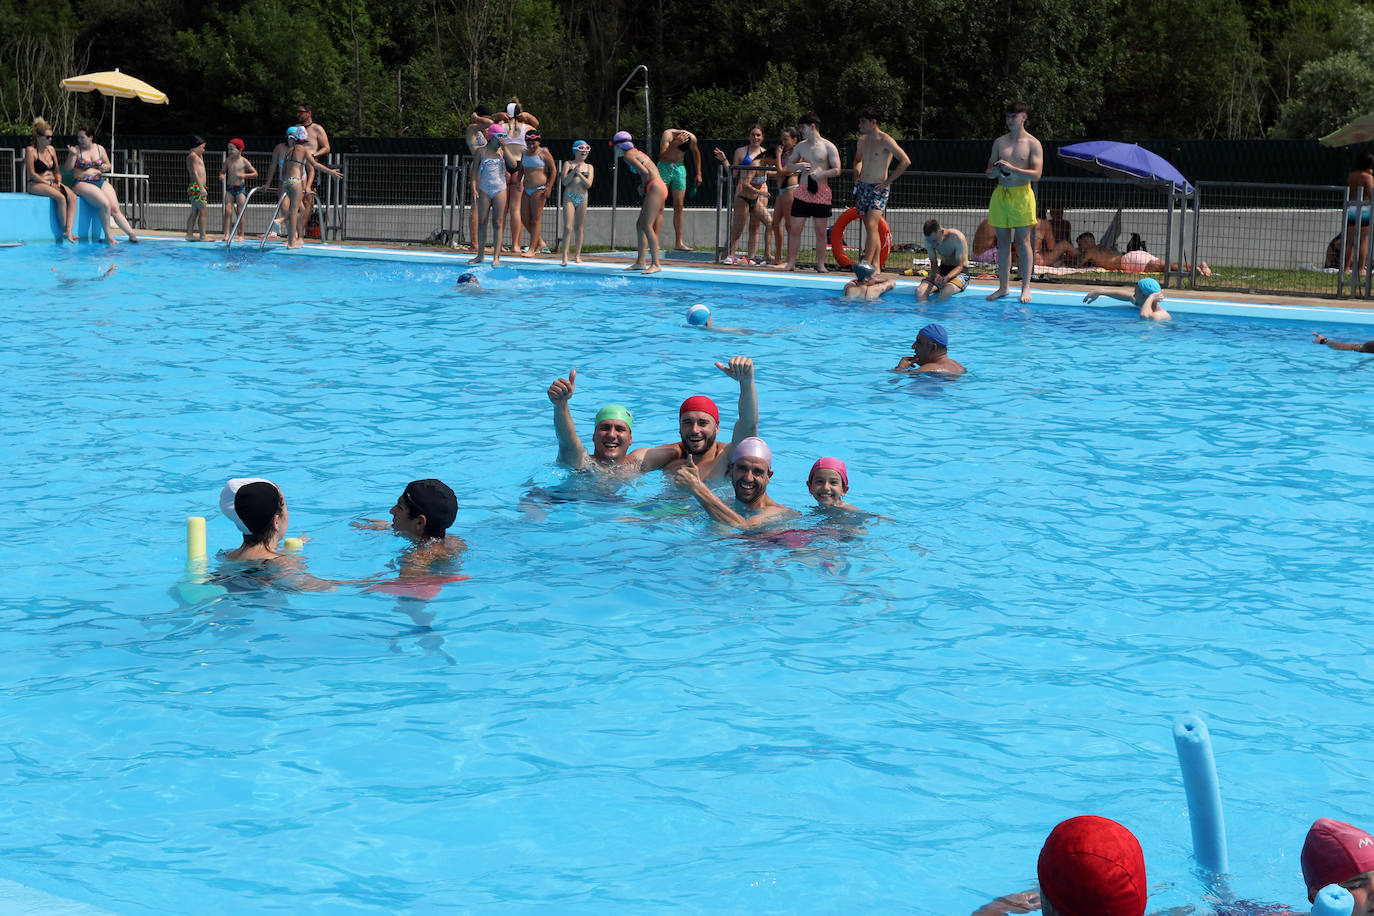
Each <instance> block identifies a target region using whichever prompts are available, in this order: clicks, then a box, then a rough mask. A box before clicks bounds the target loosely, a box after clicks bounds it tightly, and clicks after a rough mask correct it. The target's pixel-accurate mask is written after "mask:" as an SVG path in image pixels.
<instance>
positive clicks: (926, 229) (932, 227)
mask: <svg viewBox="0 0 1374 916" xmlns="http://www.w3.org/2000/svg"><path fill="white" fill-rule="evenodd" d="M939 231H940V221H939V220H938V219H928V220H926V224H925V225H924V226H922V227H921V235H926V236H930V235H934V234H935V233H937V232H939Z"/></svg>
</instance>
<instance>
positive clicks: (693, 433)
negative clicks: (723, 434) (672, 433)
mask: <svg viewBox="0 0 1374 916" xmlns="http://www.w3.org/2000/svg"><path fill="white" fill-rule="evenodd" d="M677 427H678V435H679V436H680V437H681V440H682V448H683V451H685V452H687V453H688V454H692V455H704V454H706V453H707V452H709V451H710V450H711V448H712V447H714V446H715V444H716V434H717V433H718V432H720V409H719V408H717V407H716V403H715V401H712V400H711V399H710V398H708V397H706V396H705V395H701V394H698V395H693V396H692V397H690V398H688V399H687V400H685V401H683V402H682V406H681V407H679V408H678V411H677Z"/></svg>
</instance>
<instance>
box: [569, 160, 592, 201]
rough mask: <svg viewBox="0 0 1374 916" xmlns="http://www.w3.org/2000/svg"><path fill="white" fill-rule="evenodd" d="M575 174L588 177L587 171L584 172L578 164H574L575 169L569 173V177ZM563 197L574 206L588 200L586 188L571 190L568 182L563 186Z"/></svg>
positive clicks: (579, 176)
mask: <svg viewBox="0 0 1374 916" xmlns="http://www.w3.org/2000/svg"><path fill="white" fill-rule="evenodd" d="M574 175H576V176H577V177H578V178H586V177H587V175H586V173H585V172H583V171H582V169H581V168H580V167H578V166H574V167H573V170H572V171H571V172H569V173H568V177H569V178H571V177H573V176H574ZM588 187H590V186H588ZM563 199H564V200H566V201H568V202H569V203H570V204H572V205H573V206H574V207H580V206H582V205H583V204H585V203H586V202H587V192H586V191H585V190H583V191H569V190H568V188H567V184H566V183H565V184H564V186H563Z"/></svg>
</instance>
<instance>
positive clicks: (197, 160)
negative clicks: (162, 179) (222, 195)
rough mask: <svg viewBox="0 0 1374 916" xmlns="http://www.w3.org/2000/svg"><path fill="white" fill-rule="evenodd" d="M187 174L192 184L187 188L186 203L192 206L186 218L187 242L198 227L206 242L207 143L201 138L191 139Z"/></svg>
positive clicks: (187, 155) (193, 236)
mask: <svg viewBox="0 0 1374 916" xmlns="http://www.w3.org/2000/svg"><path fill="white" fill-rule="evenodd" d="M186 174H188V175H190V176H191V183H190V185H188V186H187V188H186V202H187V203H189V204H190V205H191V215H190V216H188V217H186V241H188V242H189V241H192V240H193V239H195V235H196V232H195V230H196V225H197V224H199V225H200V240H201V241H202V242H203V241H205V203H206V198H205V141H204V140H203V139H201V138H200V137H192V138H191V151H190V152H189V153H187V154H186Z"/></svg>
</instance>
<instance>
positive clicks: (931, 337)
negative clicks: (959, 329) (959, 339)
mask: <svg viewBox="0 0 1374 916" xmlns="http://www.w3.org/2000/svg"><path fill="white" fill-rule="evenodd" d="M916 337H917V339H920V338H922V337H924V338H925V339H926V340H928V341H930V342H931V343H933V344H935V346H937V347H948V346H949V332H948V331H946V330H945V326H944V325H942V324H928V325H926V326H925V327H923V328H921V331H920V333H919V334H917V335H916Z"/></svg>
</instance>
